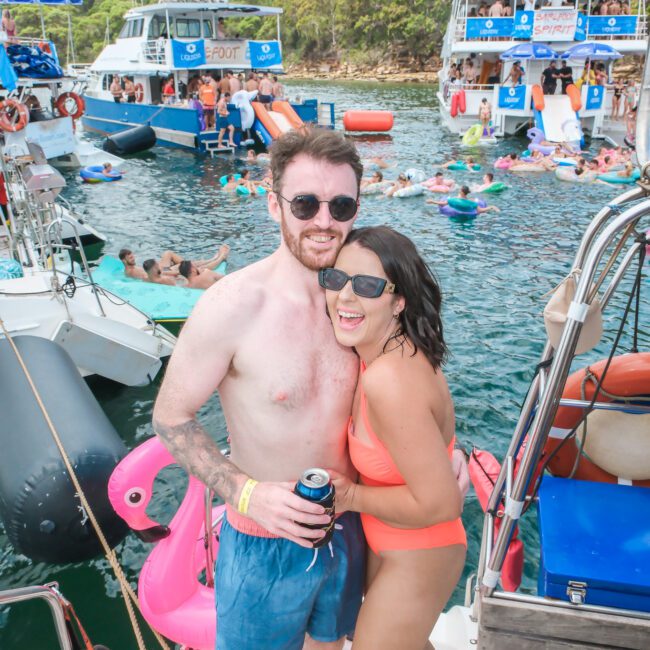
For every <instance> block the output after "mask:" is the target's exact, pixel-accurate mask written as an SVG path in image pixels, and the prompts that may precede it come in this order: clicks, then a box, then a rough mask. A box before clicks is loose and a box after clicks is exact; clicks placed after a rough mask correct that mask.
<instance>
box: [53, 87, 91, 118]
mask: <svg viewBox="0 0 650 650" xmlns="http://www.w3.org/2000/svg"><path fill="white" fill-rule="evenodd" d="M70 101H74V103H75V108H74V111H71V110H70V109H69V108H68V105H69V102H70ZM56 108H57V110H58V111H59V113H60V114H61V115H63V117H68V116H70V117H71V118H72V119H73V120H76V119H77V118H79V117H81V116H82V115H83V114H84V111H85V110H86V103H85V102H84V100H83V99H82V98H81V97H79V95H77V93H61V94H60V95H59V97H58V98H57V100H56Z"/></svg>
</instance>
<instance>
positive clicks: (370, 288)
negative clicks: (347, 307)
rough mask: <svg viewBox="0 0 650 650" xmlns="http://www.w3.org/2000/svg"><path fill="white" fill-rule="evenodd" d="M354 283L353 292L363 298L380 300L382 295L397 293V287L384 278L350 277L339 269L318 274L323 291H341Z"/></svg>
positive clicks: (322, 271)
mask: <svg viewBox="0 0 650 650" xmlns="http://www.w3.org/2000/svg"><path fill="white" fill-rule="evenodd" d="M348 280H350V281H351V282H352V291H354V293H356V294H357V296H361V297H362V298H379V296H381V294H382V293H384V292H386V293H395V291H396V287H395V285H394V284H393V283H392V282H388V280H384V278H376V277H375V276H374V275H348V274H347V273H345V272H343V271H339V269H332V268H328V269H321V270H320V271H319V272H318V283H319V284H320V286H321V287H323V289H329V290H330V291H341V289H343V287H344V286H345V285H346V284H347V283H348Z"/></svg>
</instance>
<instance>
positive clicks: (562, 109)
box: [533, 85, 584, 145]
mask: <svg viewBox="0 0 650 650" xmlns="http://www.w3.org/2000/svg"><path fill="white" fill-rule="evenodd" d="M533 105H534V107H535V126H536V127H537V128H538V129H541V130H542V131H543V132H544V138H545V139H546V140H548V141H549V142H569V143H571V144H575V145H578V144H581V143H582V142H583V139H584V136H583V133H582V128H581V126H580V114H579V112H578V111H579V110H580V109H581V108H582V100H581V97H580V91H579V90H578V89H577V88H576V86H574V85H570V86H568V87H567V94H566V95H544V93H543V92H542V88H541V87H540V86H537V85H536V86H533Z"/></svg>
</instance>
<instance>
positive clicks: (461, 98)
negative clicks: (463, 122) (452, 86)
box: [458, 89, 467, 113]
mask: <svg viewBox="0 0 650 650" xmlns="http://www.w3.org/2000/svg"><path fill="white" fill-rule="evenodd" d="M466 109H467V101H466V99H465V91H464V90H462V89H461V90H459V91H458V110H459V111H460V112H461V113H464V112H465V110H466Z"/></svg>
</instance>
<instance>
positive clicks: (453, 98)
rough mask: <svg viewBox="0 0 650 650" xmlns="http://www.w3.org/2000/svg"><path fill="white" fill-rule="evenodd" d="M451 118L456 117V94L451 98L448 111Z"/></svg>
mask: <svg viewBox="0 0 650 650" xmlns="http://www.w3.org/2000/svg"><path fill="white" fill-rule="evenodd" d="M449 112H450V113H451V116H452V117H456V115H458V93H454V94H453V95H452V96H451V110H450V111H449Z"/></svg>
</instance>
